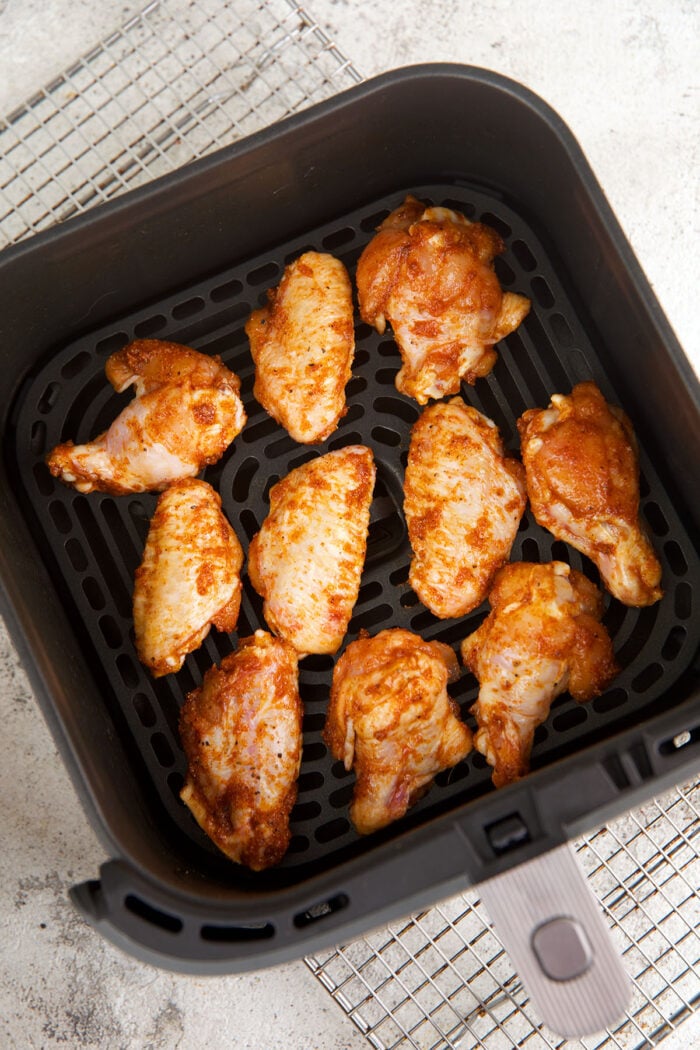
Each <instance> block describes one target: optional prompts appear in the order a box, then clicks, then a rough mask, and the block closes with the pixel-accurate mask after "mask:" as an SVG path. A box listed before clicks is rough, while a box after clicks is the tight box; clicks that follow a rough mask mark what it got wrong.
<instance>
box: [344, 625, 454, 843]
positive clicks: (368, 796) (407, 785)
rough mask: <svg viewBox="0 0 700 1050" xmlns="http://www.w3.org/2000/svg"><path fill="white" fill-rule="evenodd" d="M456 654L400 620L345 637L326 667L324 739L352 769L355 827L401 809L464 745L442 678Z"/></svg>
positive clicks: (367, 827)
mask: <svg viewBox="0 0 700 1050" xmlns="http://www.w3.org/2000/svg"><path fill="white" fill-rule="evenodd" d="M457 677H459V669H458V665H457V659H456V657H455V654H454V652H453V651H452V649H451V648H450V647H449V646H447V645H443V643H442V642H425V641H423V640H422V638H420V637H419V636H418V635H416V634H412V633H411V632H410V631H406V630H403V629H402V628H393V629H390V630H386V631H381V632H380V633H379V634H377V635H375V636H374V637H373V638H370V637H361V638H359V639H358V640H357V641H354V642H351V643H350V645H348V647H347V649H346V650H345V652H344V653H343V654H342V656H341V657H340V659H339V660H338V662H337V664H336V666H335V670H334V672H333V684H332V687H331V697H330V704H329V707H328V716H327V720H326V726H325V729H324V739H325V741H326V743H327V744H328V747H329V748H330V750H331V752H332V754H333V757H334V758H335V759H339V760H342V761H343V762H344V764H345V768H346V769H348V770H349V769H352V768H354V770H355V773H356V777H357V779H356V783H355V792H354V796H353V801H352V804H351V807H350V817H351V819H352V822H353V824H354V825H355V827H356V829H357V831H358V832H359V833H360V834H361V835H367V834H370V833H371V832H373V831H377V830H378V829H379V828H383V827H385V826H386V825H387V824H390V823H391V822H392V821H394V820H398V819H399V818H400V817H402V816H403V815H404V814H405V813H406V811H407V810H408V808H409V806H411V805H413V803H415V802H416V801H417V800H418V799H419V798H420V797H421V796H422V795H423V794H424V793H425V792H426V791H427V790H428V788H429V787H430V785H431V783H432V782H433V779H434V778H435V776H436V775H437V774H438V773H439V772H440V771H441V770H443V769H449V768H451V767H452V766H454V765H456V764H457V763H458V762H460V761H461V760H462V759H463V758H464V757H465V755H467V754H468V753H469V751H470V750H471V733H470V731H469V729H468V728H467V726H465V725H464V723H463V722H462V721H461V720H460V718H459V708H458V707H457V704H456V703H455V701H454V700H452V699H451V698H450V696H449V695H448V692H447V684H448V682H450V681H454V680H455V679H456V678H457Z"/></svg>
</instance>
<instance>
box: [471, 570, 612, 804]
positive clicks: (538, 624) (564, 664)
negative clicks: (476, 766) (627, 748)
mask: <svg viewBox="0 0 700 1050" xmlns="http://www.w3.org/2000/svg"><path fill="white" fill-rule="evenodd" d="M489 600H490V603H491V612H490V613H489V615H488V616H487V617H486V619H485V620H484V621H483V623H482V624H481V626H480V627H479V628H478V629H477V630H476V631H475V632H474V633H473V634H471V635H469V637H468V638H465V640H464V641H463V642H462V647H461V653H462V659H463V661H464V663H465V665H466V666H467V667H468V668H469V670H470V671H471V672H472V673H473V674H474V675H475V676H476V678H477V679H478V680H479V686H480V688H479V697H478V700H477V702H476V704H475V705H474V706H473V707H472V709H471V713H472V714H473V715H474V717H475V718H476V722H477V725H478V732H477V733H476V735H475V737H474V747H475V748H476V749H477V751H480V752H481V754H482V755H484V756H485V758H486V760H487V762H488V763H489V765H490V766H492V767H493V776H492V780H493V783H494V784H495V786H496V787H504V786H505V785H506V784H511V783H513V782H514V781H516V780H519V779H520V778H521V777H524V776H525V775H526V773H528V772H529V769H530V753H531V751H532V741H533V737H534V733H535V729H536V728H537V726H538V725H540V724H541V723H542V722H544V721H545V720H546V718H547V717H548V715H549V708H550V705H551V703H552V701H553V700H554V699H555V698H556V697H557V696H559V694H560V693H563V692H564V691H565V690H567V689H568V691H569V692H570V693H571V695H572V696H573V698H574V699H575V700H577V701H580V702H583V701H586V700H590V699H592V698H593V697H594V696H598V695H599V694H600V693H601V692H602V691H603V690H604V689H605V688H606V687H607V686H608V685H609V684H610V682H611V681H612V679H613V678H614V677H615V675H616V674H617V666H616V664H615V657H614V654H613V650H612V643H611V641H610V638H609V636H608V633H607V631H606V629H605V627H604V626H603V625H602V624H601V623H600V619H601V616H602V614H603V601H602V595H601V593H600V591H599V590H598V588H597V587H596V586H595V584H593V583H591V582H590V580H588V579H587V578H586V577H585V576H584V575H583V574H582V573H580V572H577V571H576V570H575V569H570V568H569V566H568V565H566V564H564V562H558V561H553V562H549V563H547V564H543V565H538V564H532V563H528V562H514V563H511V564H510V565H505V566H504V567H503V568H502V569H501V570H500V571H499V573H498V574H497V576H496V581H495V583H494V586H493V589H492V591H491V594H490V596H489Z"/></svg>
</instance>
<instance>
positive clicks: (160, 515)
mask: <svg viewBox="0 0 700 1050" xmlns="http://www.w3.org/2000/svg"><path fill="white" fill-rule="evenodd" d="M242 564H243V550H242V549H241V545H240V543H239V542H238V538H237V537H236V534H235V532H234V531H233V528H232V527H231V525H230V524H229V522H228V521H227V520H226V518H225V517H224V515H223V513H222V511H221V498H220V496H219V495H218V493H216V492H215V491H214V489H213V488H212V487H211V485H209V484H208V483H207V482H206V481H199V480H198V479H196V478H186V479H184V480H183V481H176V482H174V483H173V484H172V485H171V486H170V487H169V488H168V489H166V491H165V492H163V493H162V495H161V496H159V498H158V503H157V504H156V510H155V514H154V515H153V518H152V519H151V524H150V527H149V530H148V537H147V539H146V546H145V548H144V552H143V560H142V562H141V564H140V566H139V567H138V569H137V570H136V577H135V582H134V633H135V637H136V650H137V652H138V654H139V659H140V660H141V662H142V663H143V664H145V665H146V667H148V668H149V670H150V671H151V674H153V676H154V677H156V678H157V677H160V676H161V675H165V674H170V673H172V672H175V671H179V670H180V668H181V667H182V664H183V662H184V659H185V657H186V656H187V654H188V653H191V652H193V651H194V650H195V649H197V648H198V647H199V646H200V645H201V644H202V642H203V641H204V638H205V637H206V635H207V634H208V633H209V629H210V627H211V625H212V624H213V625H214V626H215V627H217V628H218V630H220V631H233V630H235V627H236V622H237V620H238V611H239V607H240V602H241V579H240V572H241V566H242Z"/></svg>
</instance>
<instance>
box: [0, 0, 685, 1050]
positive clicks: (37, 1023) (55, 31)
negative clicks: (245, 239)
mask: <svg viewBox="0 0 700 1050" xmlns="http://www.w3.org/2000/svg"><path fill="white" fill-rule="evenodd" d="M233 2H235V0H233ZM165 3H166V4H167V0H165ZM138 7H139V5H138V4H137V3H103V4H99V5H96V4H92V3H87V2H86V0H43V2H42V0H5V2H4V3H3V2H1V0H0V114H3V113H8V112H9V111H10V110H11V109H12V108H13V107H14V106H15V105H16V104H18V103H19V102H21V101H22V100H23V99H25V98H27V97H28V96H30V95H31V94H32V93H33V91H34V90H35V89H36V88H38V87H39V86H40V85H42V84H44V83H46V82H48V81H49V80H50V79H51V78H52V77H53V76H55V75H57V74H58V73H59V72H60V71H61V70H62V69H64V68H65V67H66V66H67V65H68V64H69V63H70V62H71V61H72V60H73V59H74V58H76V57H77V56H78V55H80V54H81V53H83V52H84V51H85V50H86V49H87V48H88V47H90V46H91V45H93V44H94V43H96V42H97V41H98V40H99V39H101V38H102V37H103V36H104V35H105V34H106V33H107V32H108V31H109V30H110V29H111V28H112V27H114V26H116V25H118V24H119V23H121V22H122V21H123V20H124V18H125V17H128V16H129V14H131V13H132V12H133V11H134V10H135V9H137V8H138ZM307 7H308V9H309V11H310V12H311V13H312V14H313V15H314V16H315V17H316V18H317V19H318V21H319V22H320V23H321V25H322V26H323V27H324V28H325V30H326V31H327V32H328V34H329V35H330V36H331V37H332V38H333V39H335V40H336V42H337V43H338V44H339V46H340V47H341V49H342V50H343V51H344V52H345V54H346V55H347V56H349V57H350V58H351V59H352V60H353V61H354V63H355V64H356V66H357V67H358V69H359V70H360V71H361V72H362V73H363V74H364V75H366V76H369V75H372V74H374V73H378V72H381V71H384V70H387V69H390V68H394V67H396V66H399V65H405V64H408V63H412V62H418V61H428V60H451V61H458V62H465V63H470V64H476V65H482V66H485V67H487V68H491V69H494V70H496V71H499V72H502V73H506V74H508V75H510V76H512V77H514V78H515V79H517V80H520V81H521V82H523V83H524V84H526V85H527V86H529V87H530V88H532V89H533V90H535V91H536V92H538V93H539V94H540V95H542V97H543V98H545V99H546V100H547V101H548V102H549V103H550V104H551V105H552V106H553V107H554V109H555V110H557V111H558V112H559V114H560V115H561V116H562V117H563V119H564V120H565V121H566V122H567V123H568V124H569V126H570V127H571V129H572V131H573V132H574V134H575V135H576V136H577V138H578V139H579V141H580V143H581V145H582V147H583V149H584V152H585V153H586V155H587V156H588V159H589V161H590V162H591V164H592V166H593V168H594V170H595V171H596V173H597V175H598V178H599V180H600V182H601V184H602V186H603V188H604V190H605V192H606V194H607V195H608V197H609V199H610V202H611V204H612V206H613V208H614V210H615V211H616V213H617V215H618V218H619V219H620V222H621V224H622V226H623V228H624V229H625V231H626V232H627V234H628V236H629V238H630V241H631V243H632V246H633V248H634V250H635V252H636V253H637V256H638V258H639V261H640V262H641V264H642V267H643V268H644V270H645V271H646V273H647V275H648V277H649V279H650V281H651V283H652V285H653V286H654V288H655V291H656V293H657V295H658V297H659V300H660V302H661V305H662V308H663V309H664V310H665V311H666V313H667V315H668V317H669V320H670V321H671V323H672V325H673V326H674V328H675V330H676V332H677V334H678V336H679V338H680V340H681V342H682V344H683V345H684V346H685V349H686V352H687V354H688V356H689V357H690V358H691V360H692V361H693V362H694V364H695V367H696V369H698V370H699V371H700V346H699V345H698V334H699V333H698V325H697V306H696V297H697V291H696V288H697V282H698V276H699V274H698V260H697V234H698V229H697V219H698V154H697V151H698V116H699V112H698V84H697V69H698V66H699V63H698V54H697V40H698V32H699V30H700V9H699V8H698V6H697V4H695V3H693V2H691V0H688V2H682V0H673V2H666V3H663V4H661V3H657V2H653V0H618V2H616V3H615V4H610V3H609V2H608V0H579V2H577V3H573V2H572V3H565V2H558V3H556V2H554V3H553V2H552V0H523V2H521V3H519V4H513V3H510V2H505V0H481V2H479V3H476V2H473V0H467V2H463V3H459V2H458V0H443V2H442V3H438V2H435V0H404V2H402V3H395V2H394V0H371V2H359V3H350V2H347V0H308V4H307ZM465 133H466V134H468V129H465ZM0 724H2V726H3V732H2V736H1V738H0V756H1V757H0V798H1V799H2V805H1V806H0V839H1V841H2V850H0V924H1V926H0V928H1V931H2V934H1V940H0V945H1V947H0V1045H1V1046H3V1047H14V1048H17V1050H25V1048H27V1050H28V1048H39V1047H41V1048H51V1050H53V1048H55V1047H59V1046H60V1047H67V1048H73V1047H75V1048H84V1050H93V1048H95V1050H98V1048H99V1050H102V1048H108V1050H111V1048H144V1050H146V1048H152V1050H170V1048H176V1047H178V1048H181V1050H194V1048H200V1047H201V1048H209V1050H225V1048H226V1050H228V1048H237V1050H261V1048H273V1047H280V1048H281V1047H284V1048H285V1050H313V1048H317V1050H353V1048H357V1050H359V1048H361V1047H367V1046H368V1045H369V1044H368V1043H367V1042H366V1040H365V1039H364V1038H363V1037H362V1036H361V1035H360V1034H359V1033H358V1032H357V1031H356V1029H355V1028H354V1027H353V1025H352V1024H351V1023H350V1021H349V1020H348V1019H347V1018H346V1017H345V1016H344V1014H343V1013H342V1012H341V1010H340V1009H339V1008H338V1007H337V1006H336V1005H335V1004H334V1003H333V1002H332V1000H331V999H330V997H329V996H328V995H327V994H326V993H325V992H324V991H323V989H322V988H321V987H320V985H319V984H318V983H317V982H315V981H314V980H313V978H312V977H311V975H310V974H309V973H308V971H307V970H306V969H305V967H304V966H303V964H302V963H295V964H290V965H287V966H283V967H278V968H276V969H273V970H270V971H266V972H264V973H260V974H252V975H247V976H242V977H225V978H209V979H200V978H184V977H178V976H174V975H171V974H166V973H162V972H160V971H157V970H154V969H151V968H150V967H148V966H145V965H142V964H140V963H138V962H136V961H134V960H132V959H130V958H128V957H127V956H125V955H123V954H121V953H120V952H118V951H117V950H116V949H114V948H112V947H110V946H109V945H108V944H106V943H105V942H104V941H103V940H102V939H101V938H100V937H99V936H98V935H97V934H95V933H94V932H93V931H92V930H91V929H90V928H88V927H87V926H85V925H84V923H83V922H82V921H81V920H80V919H79V918H78V916H77V915H76V914H75V912H74V911H73V908H72V906H71V905H70V903H69V901H68V898H67V891H68V888H69V887H70V886H71V885H72V884H73V883H75V882H78V881H81V880H83V879H88V878H92V877H94V876H95V875H96V874H97V871H98V867H99V864H100V862H101V861H102V860H103V859H104V854H103V851H102V849H101V847H100V845H99V843H98V842H97V839H96V838H95V835H94V833H93V831H92V829H91V828H90V826H89V825H88V823H87V821H86V819H85V817H84V815H83V813H82V810H81V808H80V806H79V804H78V802H77V799H76V796H75V793H74V790H73V788H72V785H71V783H70V781H69V779H68V777H67V774H66V772H65V770H64V768H63V765H62V763H61V761H60V758H59V756H58V754H57V752H56V749H55V747H54V744H53V741H52V739H51V737H50V735H49V733H48V731H47V729H46V727H45V725H44V723H43V721H42V719H41V717H40V715H39V713H38V710H37V707H36V704H35V701H34V698H33V696H32V692H31V689H30V687H29V685H28V682H27V679H26V677H25V675H24V672H23V670H22V669H21V667H20V665H19V662H18V659H17V656H16V654H15V652H14V649H13V647H12V645H11V643H10V642H9V640H8V639H7V636H6V634H5V632H4V631H3V630H0ZM681 1046H684V1047H686V1048H688V1050H690V1048H691V1047H693V1046H700V1027H699V1026H698V1023H697V1018H696V1019H694V1020H691V1021H689V1022H687V1023H686V1025H684V1026H683V1029H682V1030H681V1032H680V1033H679V1034H678V1035H677V1036H675V1037H673V1038H670V1039H668V1040H667V1041H666V1043H665V1044H664V1050H675V1048H677V1047H681Z"/></svg>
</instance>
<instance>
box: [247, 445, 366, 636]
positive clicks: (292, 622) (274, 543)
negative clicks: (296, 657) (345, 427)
mask: <svg viewBox="0 0 700 1050" xmlns="http://www.w3.org/2000/svg"><path fill="white" fill-rule="evenodd" d="M374 477H375V466H374V457H373V455H372V452H371V450H370V449H368V448H366V447H365V446H364V445H348V446H347V447H345V448H341V449H337V450H336V451H334V452H327V453H326V454H325V455H324V456H318V457H317V458H315V459H312V460H310V461H309V462H307V463H303V464H302V465H301V466H300V467H297V468H296V469H295V470H292V471H291V472H290V473H289V474H287V476H286V477H284V478H282V480H281V481H278V482H277V484H276V485H274V486H273V488H272V489H271V490H270V512H269V514H268V516H267V518H266V519H265V521H264V522H263V524H262V527H261V529H260V531H259V532H258V533H257V535H256V536H254V537H253V539H252V541H251V544H250V547H249V550H248V573H249V576H250V581H251V583H252V584H253V587H254V588H255V590H256V591H257V592H258V594H260V595H262V597H263V598H264V599H265V602H264V606H263V613H264V616H265V619H266V621H267V623H268V625H269V626H270V628H271V630H273V631H274V632H275V633H276V634H279V635H280V636H281V637H282V638H286V639H287V641H288V642H290V643H291V644H292V645H293V646H294V648H295V649H296V650H297V652H299V653H300V654H301V655H307V654H309V653H334V652H335V651H336V650H337V649H338V648H339V646H340V644H341V642H342V640H343V638H344V636H345V632H346V631H347V628H348V623H349V622H350V617H351V615H352V610H353V606H354V604H355V602H356V601H357V595H358V592H359V589H360V577H361V575H362V569H363V567H364V561H365V552H366V549H367V532H368V528H369V508H370V503H371V501H372V490H373V488H374Z"/></svg>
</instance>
